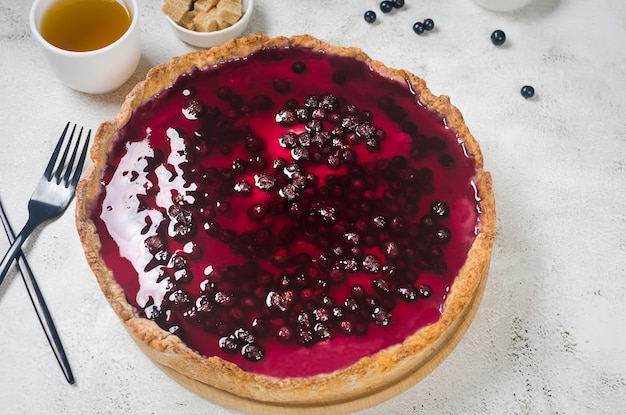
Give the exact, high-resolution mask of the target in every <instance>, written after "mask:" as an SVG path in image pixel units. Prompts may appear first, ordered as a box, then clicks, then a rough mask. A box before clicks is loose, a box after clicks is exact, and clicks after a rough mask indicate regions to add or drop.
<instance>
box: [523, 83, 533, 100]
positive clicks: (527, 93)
mask: <svg viewBox="0 0 626 415" xmlns="http://www.w3.org/2000/svg"><path fill="white" fill-rule="evenodd" d="M520 92H521V94H522V96H523V97H524V98H526V99H528V98H532V97H533V96H534V95H535V88H533V87H532V86H530V85H524V86H523V87H522V89H521V91H520Z"/></svg>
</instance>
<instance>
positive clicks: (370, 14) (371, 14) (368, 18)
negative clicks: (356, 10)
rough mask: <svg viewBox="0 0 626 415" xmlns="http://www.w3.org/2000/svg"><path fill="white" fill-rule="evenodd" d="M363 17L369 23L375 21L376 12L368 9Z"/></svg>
mask: <svg viewBox="0 0 626 415" xmlns="http://www.w3.org/2000/svg"><path fill="white" fill-rule="evenodd" d="M363 18H364V19H365V21H366V22H367V23H374V22H375V21H376V12H374V11H373V10H368V11H366V12H365V14H364V15H363Z"/></svg>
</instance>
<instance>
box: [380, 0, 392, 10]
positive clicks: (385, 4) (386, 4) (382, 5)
mask: <svg viewBox="0 0 626 415" xmlns="http://www.w3.org/2000/svg"><path fill="white" fill-rule="evenodd" d="M391 9H393V3H392V2H391V1H387V0H385V1H382V2H380V11H381V12H383V13H389V12H390V11H391Z"/></svg>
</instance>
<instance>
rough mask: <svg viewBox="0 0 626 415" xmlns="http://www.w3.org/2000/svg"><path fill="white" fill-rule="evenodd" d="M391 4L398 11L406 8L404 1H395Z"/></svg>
mask: <svg viewBox="0 0 626 415" xmlns="http://www.w3.org/2000/svg"><path fill="white" fill-rule="evenodd" d="M391 3H392V4H393V7H395V8H396V9H400V8H402V7H403V6H404V0H393V1H392V2H391Z"/></svg>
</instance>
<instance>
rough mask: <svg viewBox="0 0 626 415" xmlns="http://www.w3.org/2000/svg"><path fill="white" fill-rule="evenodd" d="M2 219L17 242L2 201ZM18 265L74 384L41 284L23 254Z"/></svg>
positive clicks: (0, 207)
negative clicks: (40, 287)
mask: <svg viewBox="0 0 626 415" xmlns="http://www.w3.org/2000/svg"><path fill="white" fill-rule="evenodd" d="M0 219H1V220H2V224H3V225H4V231H5V233H6V234H7V238H8V239H9V242H10V243H12V242H13V241H14V240H15V233H14V232H13V228H12V227H11V223H10V222H9V218H8V217H7V216H6V213H5V212H4V207H3V206H2V201H0ZM17 265H18V268H19V270H20V274H21V275H22V280H23V281H24V285H25V286H26V291H28V295H29V297H30V301H31V302H32V303H33V307H34V308H35V311H36V314H37V318H38V319H39V323H41V327H42V328H43V331H44V333H45V334H46V337H47V339H48V343H50V347H52V350H53V352H54V356H55V357H56V359H57V362H58V363H59V366H61V370H62V371H63V375H64V376H65V379H66V380H67V382H68V383H70V384H73V383H74V374H73V373H72V368H71V367H70V363H69V361H68V360H67V355H66V354H65V349H64V348H63V344H62V343H61V338H60V337H59V333H58V332H57V329H56V326H55V325H54V320H53V319H52V316H51V315H50V311H49V310H48V306H47V304H46V300H45V299H44V297H43V294H42V292H41V290H40V289H39V284H37V280H36V279H35V275H34V274H33V272H32V270H31V268H30V265H29V264H28V261H26V257H25V256H24V253H23V252H20V253H19V254H18V257H17Z"/></svg>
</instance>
